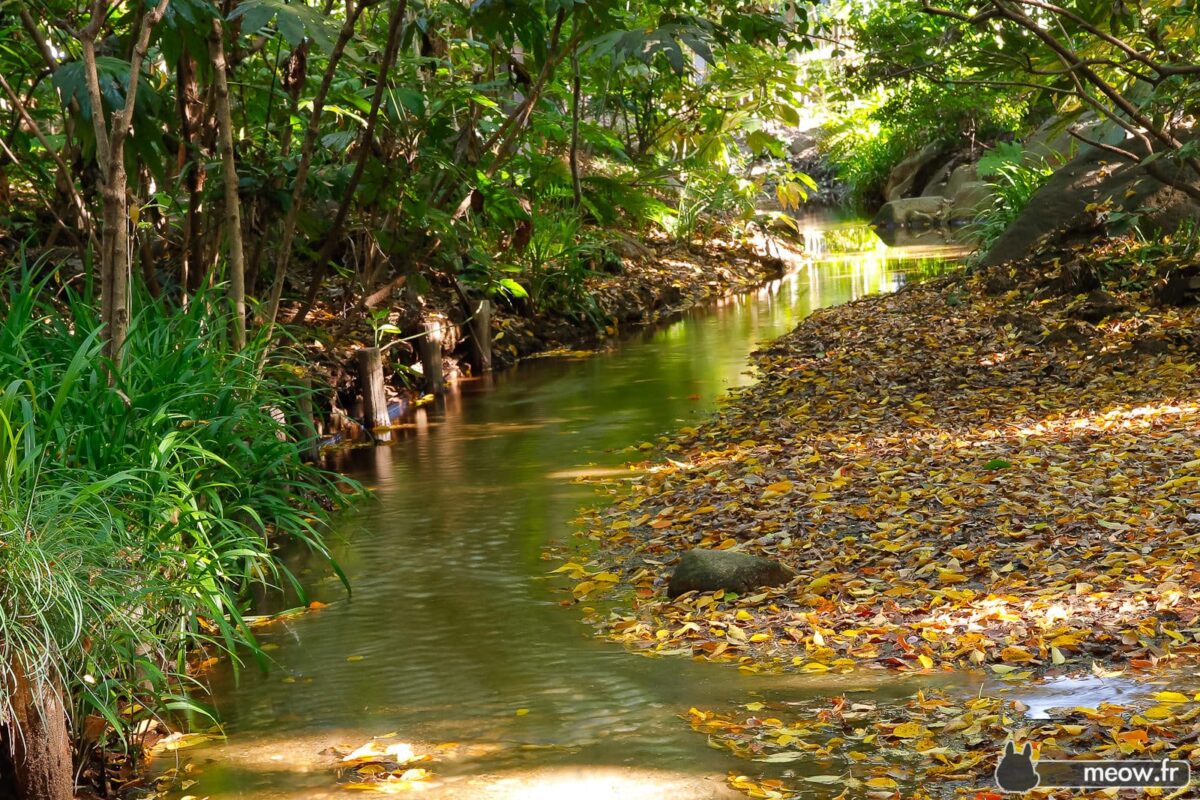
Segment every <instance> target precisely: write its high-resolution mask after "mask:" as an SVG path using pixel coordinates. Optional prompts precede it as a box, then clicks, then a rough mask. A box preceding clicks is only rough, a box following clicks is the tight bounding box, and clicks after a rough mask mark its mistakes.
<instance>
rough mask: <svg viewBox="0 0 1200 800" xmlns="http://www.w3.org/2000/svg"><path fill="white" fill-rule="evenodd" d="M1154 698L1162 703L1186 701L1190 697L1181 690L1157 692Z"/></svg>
mask: <svg viewBox="0 0 1200 800" xmlns="http://www.w3.org/2000/svg"><path fill="white" fill-rule="evenodd" d="M1154 699H1155V700H1157V701H1158V702H1160V703H1186V702H1188V699H1189V698H1188V696H1187V695H1186V694H1180V693H1179V692H1155V693H1154Z"/></svg>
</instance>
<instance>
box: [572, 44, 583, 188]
mask: <svg viewBox="0 0 1200 800" xmlns="http://www.w3.org/2000/svg"><path fill="white" fill-rule="evenodd" d="M571 73H572V76H571V77H572V80H571V192H572V193H573V194H574V195H575V208H579V207H580V206H581V205H583V186H582V185H581V184H580V181H579V102H580V100H581V99H582V96H583V85H582V81H581V80H580V77H579V48H578V46H577V47H575V48H574V49H573V50H571Z"/></svg>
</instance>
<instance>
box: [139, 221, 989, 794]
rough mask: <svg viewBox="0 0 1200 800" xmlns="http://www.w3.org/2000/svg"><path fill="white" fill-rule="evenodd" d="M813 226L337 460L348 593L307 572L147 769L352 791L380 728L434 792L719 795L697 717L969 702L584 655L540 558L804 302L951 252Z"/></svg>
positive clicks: (881, 676) (872, 682)
mask: <svg viewBox="0 0 1200 800" xmlns="http://www.w3.org/2000/svg"><path fill="white" fill-rule="evenodd" d="M805 225H806V227H804V230H805V235H806V240H807V241H808V245H809V251H810V253H814V254H815V255H816V258H815V259H814V260H813V261H812V262H810V263H803V264H797V265H795V268H794V269H793V270H792V271H791V272H790V273H789V274H788V275H787V276H786V277H785V278H783V279H781V280H778V281H775V282H773V283H771V284H770V285H767V286H764V287H763V288H762V289H760V290H759V291H757V292H755V293H752V294H749V295H743V296H740V297H732V298H728V299H726V300H725V301H723V302H721V303H719V304H718V305H716V306H715V307H711V308H707V309H704V310H701V311H697V312H694V313H691V314H688V315H686V316H684V317H683V318H681V319H679V320H677V321H675V322H673V323H671V324H669V325H666V326H663V327H661V328H659V329H657V330H653V331H649V332H646V333H644V334H642V335H638V336H635V337H633V338H630V339H627V340H625V341H622V342H621V343H619V344H617V345H616V346H615V347H614V348H613V349H611V350H609V351H606V352H603V353H600V354H597V355H594V356H592V357H588V358H562V359H536V360H531V361H528V362H526V363H523V364H521V365H520V366H519V367H518V368H517V369H515V370H513V371H510V372H508V373H504V374H500V375H497V376H495V378H493V379H492V380H490V381H489V382H487V383H486V384H485V383H483V382H466V383H464V384H462V385H461V386H460V387H459V389H458V391H457V392H456V393H454V394H451V395H450V396H449V397H448V398H447V400H446V402H445V404H444V407H437V408H434V407H427V408H424V409H419V410H418V411H417V412H416V416H415V417H414V418H413V420H412V421H411V424H410V425H409V426H407V427H405V428H403V429H401V430H400V432H399V435H398V436H397V437H396V441H395V442H394V443H393V444H392V445H390V446H384V447H377V448H371V449H358V450H353V451H349V452H347V453H345V454H344V455H343V461H344V463H340V464H339V467H340V468H343V469H344V470H345V471H346V472H348V473H349V474H351V475H353V476H354V477H356V478H358V479H359V480H362V481H363V482H364V483H365V484H366V485H368V486H370V487H371V488H372V489H373V493H374V499H373V500H369V501H367V502H364V503H362V504H360V505H359V506H357V507H356V508H355V509H353V510H352V511H350V512H347V513H345V514H343V515H342V516H340V517H339V518H338V520H337V527H336V531H335V534H334V536H333V541H332V546H333V550H334V555H335V557H336V558H337V560H338V561H339V563H340V564H341V566H342V568H343V569H344V570H345V572H346V573H347V574H348V576H349V578H350V581H351V583H352V586H353V595H352V596H351V597H349V598H347V596H346V593H345V591H344V589H343V588H342V587H341V585H340V583H338V582H337V581H336V579H334V578H332V577H327V572H328V570H327V569H325V568H324V567H323V565H321V564H320V563H319V562H317V561H315V560H311V561H308V562H305V561H304V560H300V561H297V562H296V563H295V564H294V565H293V566H294V567H295V568H296V570H297V571H298V572H299V573H300V574H301V576H302V578H304V579H305V580H307V581H308V583H309V584H310V587H311V594H312V599H315V600H318V601H321V602H324V603H328V604H329V606H328V607H327V608H323V609H320V610H319V611H316V612H313V613H309V614H305V615H302V616H300V617H297V618H295V619H292V620H287V621H282V622H278V623H276V624H274V625H272V626H270V627H268V628H266V629H264V631H263V633H262V635H261V638H262V641H263V642H264V643H265V646H266V648H267V649H268V651H269V655H270V656H271V657H272V658H273V659H274V661H275V663H274V664H273V666H272V668H271V670H270V671H269V672H266V673H263V672H261V671H260V670H259V669H258V668H257V667H256V666H254V665H252V664H251V665H249V666H247V667H245V668H244V669H242V670H241V671H240V673H239V674H236V675H235V674H234V672H233V671H232V670H231V669H230V668H228V667H227V666H225V665H222V666H219V667H217V668H216V672H215V674H213V675H212V676H211V678H212V682H213V699H212V702H213V704H214V705H215V706H216V708H217V710H218V712H219V714H220V717H221V719H222V722H223V725H224V729H225V732H226V734H227V736H228V738H227V740H225V741H223V742H220V743H212V744H207V745H204V746H202V747H197V748H191V749H187V750H181V751H179V752H178V753H177V754H172V755H166V756H160V757H159V758H158V759H157V762H156V767H157V768H159V769H163V768H168V767H172V766H177V765H182V764H183V763H185V762H190V763H191V764H192V767H193V769H192V771H190V772H189V780H194V781H196V783H194V784H189V785H187V786H185V791H184V794H186V795H191V796H193V797H196V798H201V797H210V798H214V800H216V798H256V799H257V798H269V799H275V798H280V799H282V798H288V799H291V798H296V799H297V800H298V799H299V798H306V799H307V798H326V797H343V798H344V797H346V796H348V793H347V790H345V789H344V788H340V787H339V786H338V785H337V782H336V781H337V776H336V772H335V769H334V768H333V765H334V764H335V763H336V758H335V757H334V756H333V755H331V754H332V753H333V752H334V750H337V751H341V752H345V751H348V750H352V749H353V748H355V747H357V746H359V745H361V744H363V743H364V742H365V741H367V740H369V739H370V738H371V737H373V736H379V735H384V734H396V735H397V736H398V737H399V738H400V739H403V740H405V741H410V742H413V743H414V745H415V746H416V747H417V749H418V751H422V752H424V751H428V752H431V753H433V755H434V756H435V760H434V761H433V762H431V763H430V764H428V765H423V766H427V767H428V768H429V769H430V770H431V771H432V772H433V773H434V778H433V780H432V781H431V782H430V785H428V786H423V787H421V788H423V789H424V791H422V792H420V794H422V795H423V796H426V797H436V798H458V797H462V798H476V797H480V798H491V797H513V798H516V797H520V798H540V797H546V798H551V797H554V798H568V800H592V799H593V798H608V797H620V798H640V797H646V798H651V797H677V798H680V800H692V799H693V798H704V797H713V798H717V797H726V796H730V792H731V790H730V789H728V788H727V786H726V785H725V776H726V774H727V773H728V772H729V771H730V770H736V771H744V770H746V769H747V764H746V762H739V761H738V760H736V759H735V758H733V756H732V755H730V754H729V753H727V752H722V751H718V750H714V749H712V748H710V747H709V746H708V745H707V743H706V741H705V738H704V737H703V736H701V735H698V734H696V733H694V732H693V731H692V730H691V729H690V728H689V726H688V724H687V723H686V722H685V721H683V720H681V719H680V718H679V715H680V714H686V712H687V710H688V708H689V707H691V706H697V707H701V708H712V707H720V706H723V705H728V704H731V703H744V702H746V701H747V697H748V696H761V697H763V698H765V699H803V698H806V697H814V696H827V695H833V694H838V693H842V692H869V693H870V696H871V699H872V700H873V701H875V702H879V703H886V702H889V701H891V700H900V699H903V698H907V697H909V696H910V695H911V694H912V693H913V692H914V691H916V689H917V688H918V687H920V686H929V685H945V684H946V683H947V682H954V683H956V684H957V685H960V686H962V687H963V690H964V691H972V692H973V691H976V690H977V689H978V684H979V682H980V681H982V678H981V677H980V676H974V677H973V676H971V675H968V674H947V673H942V674H937V675H926V676H914V677H898V676H896V675H894V674H887V673H882V672H877V671H871V670H859V671H855V672H852V673H850V674H847V675H820V676H801V675H782V676H781V675H775V676H768V675H758V676H747V675H743V674H741V673H739V672H738V671H737V669H736V668H733V667H731V666H728V665H717V664H710V663H698V662H693V661H690V660H688V659H685V658H646V657H640V656H636V655H632V654H630V653H628V652H626V651H625V650H624V649H623V648H621V647H620V646H619V645H618V644H615V643H612V642H608V641H604V640H600V639H597V638H595V637H594V636H593V635H592V631H591V629H590V628H589V627H588V626H586V625H584V624H583V623H582V622H581V620H580V618H579V614H578V612H577V611H575V610H572V609H564V608H562V607H561V606H560V601H561V600H562V599H563V597H564V595H563V594H562V593H561V592H556V591H554V590H553V587H552V586H551V584H550V582H549V581H548V580H547V579H546V574H547V572H548V570H550V569H551V568H553V566H555V565H554V564H553V563H552V562H550V561H548V560H547V559H546V557H545V550H546V548H547V546H548V545H551V544H553V543H555V542H560V543H561V542H565V541H568V540H569V539H570V537H571V535H572V531H573V527H572V520H573V519H574V518H575V517H576V516H577V515H578V513H579V510H580V508H581V507H583V506H584V505H586V504H589V503H595V502H597V499H596V495H595V490H594V487H592V486H588V485H584V484H581V483H578V482H576V478H578V477H580V476H585V475H603V474H613V473H614V472H616V471H619V470H620V468H621V465H622V464H623V463H624V462H625V461H626V460H628V459H629V458H630V453H629V452H628V450H626V448H627V447H629V446H630V445H634V446H636V445H637V444H639V443H641V442H644V441H647V440H651V439H653V438H654V437H655V436H656V435H658V434H662V433H664V432H668V431H670V430H672V429H674V428H677V427H680V426H682V425H696V424H702V423H703V420H704V418H705V415H706V414H708V413H710V412H711V411H712V410H713V409H714V408H715V404H716V401H717V399H718V398H719V397H720V396H721V395H722V394H724V393H725V392H727V391H728V390H729V389H730V388H732V387H735V386H738V385H742V384H745V383H747V382H749V381H752V380H753V379H754V377H753V375H752V374H750V373H749V372H748V359H749V355H750V353H751V352H752V351H753V350H754V349H755V348H756V346H758V345H759V344H760V343H762V342H763V341H765V340H768V339H771V338H773V337H777V336H779V335H781V334H783V333H785V332H787V331H788V330H790V329H791V328H792V327H794V326H795V325H796V323H797V322H798V321H799V320H800V319H802V318H803V317H805V316H806V315H808V314H809V313H811V312H812V311H813V310H814V309H816V308H820V307H825V306H831V305H835V304H838V303H845V302H848V301H851V300H854V299H856V298H858V297H861V296H864V295H867V294H872V293H878V292H888V291H894V290H895V289H897V288H898V287H900V286H901V285H903V284H904V283H905V282H906V281H907V280H910V279H911V278H912V277H914V276H926V275H930V274H935V273H936V272H937V271H939V269H940V268H941V267H942V266H943V265H944V264H945V262H946V260H948V259H952V258H955V257H958V256H959V255H961V248H956V247H955V246H953V245H947V244H946V243H944V242H942V241H941V240H939V239H936V238H935V239H934V240H933V242H932V243H931V242H929V241H916V242H912V243H909V246H905V247H888V246H885V245H883V244H882V243H881V242H879V241H878V239H876V238H875V237H874V235H873V234H872V233H871V232H870V230H869V229H868V228H866V227H865V226H864V225H862V224H861V223H858V224H854V223H852V222H850V223H842V224H838V225H829V224H826V223H820V222H814V223H805ZM349 794H350V796H352V795H353V793H349ZM733 796H741V795H733Z"/></svg>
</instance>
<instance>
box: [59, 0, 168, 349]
mask: <svg viewBox="0 0 1200 800" xmlns="http://www.w3.org/2000/svg"><path fill="white" fill-rule="evenodd" d="M169 2H170V0H160V2H159V4H158V5H157V6H156V7H154V8H153V9H151V10H150V11H148V12H146V13H145V14H144V15H143V17H142V21H141V24H140V26H139V27H138V35H137V39H136V40H135V41H134V43H133V49H132V53H131V58H130V59H129V82H128V85H127V86H126V88H125V105H124V107H123V108H121V109H119V110H118V111H116V112H115V113H114V114H113V115H112V125H111V127H110V128H106V127H105V124H104V114H103V108H104V103H103V101H102V100H101V95H100V76H99V73H98V71H97V68H96V39H97V37H98V36H99V35H100V29H101V27H103V25H104V20H105V18H106V17H107V11H108V3H107V2H105V0H93V2H92V5H91V21H90V22H89V23H88V25H87V27H86V28H84V30H83V31H81V32H80V34H79V43H80V45H81V49H82V51H83V65H84V70H83V71H84V78H85V82H86V83H87V91H88V99H89V101H90V103H91V107H92V127H93V128H94V130H95V134H96V161H97V162H98V163H99V166H100V197H101V201H102V203H101V207H102V209H103V215H102V224H103V231H102V235H101V237H100V315H101V316H100V322H101V325H103V327H104V334H105V341H104V355H105V356H106V357H107V358H108V359H109V360H110V361H111V362H112V364H113V368H114V369H119V368H120V365H121V353H122V351H123V350H124V348H125V336H126V334H127V333H128V331H129V268H130V253H129V201H128V198H127V195H126V191H127V188H128V187H127V176H126V172H125V139H126V138H128V136H129V133H130V131H131V130H132V127H133V112H134V107H135V105H136V103H137V90H138V78H139V77H140V75H141V72H142V60H143V59H144V58H145V56H146V50H147V49H148V48H149V47H150V33H151V31H153V30H154V26H156V25H157V24H158V23H159V21H160V20H161V19H162V17H163V14H165V13H166V11H167V4H168V3H169Z"/></svg>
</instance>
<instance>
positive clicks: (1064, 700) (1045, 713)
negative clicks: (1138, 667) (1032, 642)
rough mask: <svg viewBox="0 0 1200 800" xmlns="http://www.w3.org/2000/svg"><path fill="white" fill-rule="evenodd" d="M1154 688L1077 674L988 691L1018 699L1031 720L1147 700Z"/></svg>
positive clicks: (998, 687) (1134, 681) (1127, 679)
mask: <svg viewBox="0 0 1200 800" xmlns="http://www.w3.org/2000/svg"><path fill="white" fill-rule="evenodd" d="M1157 688H1158V687H1156V686H1154V685H1152V684H1148V683H1144V682H1142V681H1136V680H1131V679H1129V678H1124V677H1110V678H1102V677H1099V676H1096V675H1077V676H1061V677H1053V678H1048V679H1047V680H1045V681H1041V682H1039V683H1029V684H1024V685H1018V686H992V687H990V689H989V690H990V691H993V692H1003V695H1002V696H1004V697H1006V698H1008V699H1011V700H1018V701H1020V702H1021V703H1022V704H1024V705H1025V706H1027V707H1028V710H1027V711H1026V712H1025V716H1027V717H1029V718H1030V719H1056V718H1059V717H1061V716H1063V715H1064V714H1065V713H1066V712H1069V711H1070V710H1071V709H1075V708H1098V707H1099V706H1100V705H1101V704H1102V703H1113V704H1117V705H1133V704H1136V703H1147V702H1149V701H1150V699H1151V698H1150V695H1151V694H1152V693H1153V692H1154V691H1155V690H1156V689H1157ZM1056 711H1057V712H1060V713H1055V712H1056Z"/></svg>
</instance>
